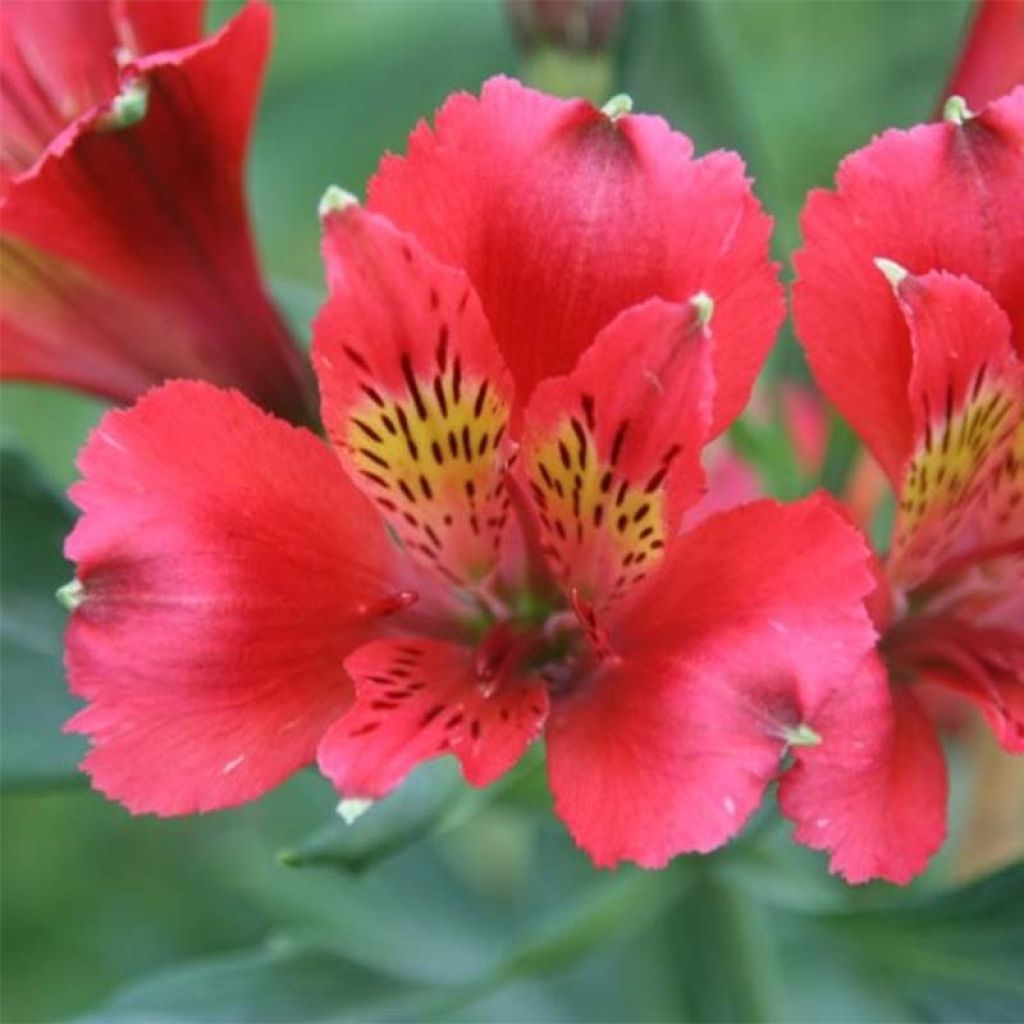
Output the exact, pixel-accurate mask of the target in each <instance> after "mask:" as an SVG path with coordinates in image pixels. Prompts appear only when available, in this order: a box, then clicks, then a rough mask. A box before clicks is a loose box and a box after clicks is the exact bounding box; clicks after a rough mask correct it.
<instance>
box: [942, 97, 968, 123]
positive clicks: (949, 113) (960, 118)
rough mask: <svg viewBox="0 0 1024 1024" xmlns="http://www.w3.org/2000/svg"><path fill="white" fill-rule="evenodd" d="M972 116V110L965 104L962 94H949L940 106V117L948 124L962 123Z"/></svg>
mask: <svg viewBox="0 0 1024 1024" xmlns="http://www.w3.org/2000/svg"><path fill="white" fill-rule="evenodd" d="M972 117H974V112H973V111H972V110H971V108H970V107H968V106H967V100H965V99H964V98H963V96H950V97H949V99H948V100H946V105H945V106H944V107H943V108H942V119H943V120H944V121H949V123H950V124H963V123H964V122H965V121H969V120H970V119H971V118H972Z"/></svg>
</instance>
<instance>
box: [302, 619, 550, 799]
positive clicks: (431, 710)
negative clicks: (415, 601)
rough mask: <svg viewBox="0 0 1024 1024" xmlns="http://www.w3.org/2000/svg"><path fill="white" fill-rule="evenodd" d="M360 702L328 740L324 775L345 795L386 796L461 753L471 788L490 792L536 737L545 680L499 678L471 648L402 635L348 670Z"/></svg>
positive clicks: (359, 657) (356, 658) (362, 653)
mask: <svg viewBox="0 0 1024 1024" xmlns="http://www.w3.org/2000/svg"><path fill="white" fill-rule="evenodd" d="M345 668H346V669H347V670H348V671H349V673H350V674H351V675H352V678H353V679H354V680H355V685H356V703H355V705H354V706H353V708H352V710H351V711H349V713H348V714H347V715H345V717H344V718H342V719H341V720H340V721H339V722H338V723H337V724H336V725H335V726H334V727H333V728H332V729H331V731H330V732H329V733H328V734H327V735H326V736H325V737H324V740H323V743H322V744H321V746H320V752H319V755H318V759H319V763H320V768H321V770H322V771H323V773H324V774H325V775H326V776H327V777H328V778H330V779H331V780H332V781H333V782H334V784H335V785H336V786H337V787H338V790H339V792H341V793H342V794H343V795H344V796H346V797H352V798H360V797H361V798H369V799H377V798H379V797H383V796H386V795H387V794H388V793H389V792H390V791H391V790H392V789H394V788H395V787H396V786H397V785H398V784H399V783H400V782H401V781H402V780H403V779H404V778H405V777H406V775H408V773H409V772H410V771H411V770H412V769H413V768H415V767H416V765H418V764H420V763H421V762H423V761H425V760H427V759H429V758H432V757H437V756H439V755H441V754H454V755H455V756H456V757H457V758H458V759H459V763H460V764H461V766H462V771H463V774H464V775H465V776H466V780H467V781H468V782H469V783H470V784H471V785H473V786H487V785H490V783H492V782H494V781H495V779H497V778H499V777H500V776H502V775H504V774H505V772H507V771H508V770H509V769H510V768H511V767H512V766H513V765H514V764H515V763H516V762H517V761H518V760H519V759H520V758H521V757H522V756H523V753H524V751H525V750H526V748H527V746H528V745H529V744H530V743H531V742H532V741H533V740H534V739H535V738H536V736H537V734H538V733H539V731H540V728H541V726H542V724H543V722H544V719H545V717H546V715H547V709H548V697H547V691H546V690H545V688H544V684H543V682H541V681H539V680H533V679H527V678H519V677H516V676H514V675H511V676H508V677H505V676H499V677H492V676H491V675H489V673H488V672H487V671H486V670H482V666H481V665H480V663H479V659H478V656H477V654H476V653H475V652H474V651H473V650H472V649H471V648H468V647H462V646H459V645H456V644H447V643H440V642H438V641H435V640H423V639H417V638H413V637H398V638H395V639H389V640H378V641H376V642H374V643H371V644H367V645H366V646H365V647H361V648H359V650H357V651H356V652H355V653H354V654H352V655H351V656H350V657H349V658H348V659H347V660H346V662H345Z"/></svg>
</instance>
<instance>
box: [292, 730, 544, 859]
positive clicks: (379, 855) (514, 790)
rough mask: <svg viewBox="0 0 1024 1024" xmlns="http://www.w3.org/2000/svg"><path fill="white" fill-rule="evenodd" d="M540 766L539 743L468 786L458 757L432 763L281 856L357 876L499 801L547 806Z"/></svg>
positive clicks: (447, 830)
mask: <svg viewBox="0 0 1024 1024" xmlns="http://www.w3.org/2000/svg"><path fill="white" fill-rule="evenodd" d="M542 767H543V757H542V754H541V751H540V749H539V747H535V748H534V749H532V750H531V751H529V753H528V754H527V756H526V757H525V758H524V759H523V761H522V762H520V764H519V765H517V766H516V767H515V768H514V769H513V770H512V771H511V772H509V773H508V774H507V775H505V776H504V777H503V778H501V779H499V780H498V781H497V782H495V783H492V784H491V785H490V786H488V787H487V788H486V789H483V790H470V789H467V787H466V785H465V783H464V782H462V780H461V776H460V773H459V770H458V766H457V763H456V761H455V759H454V758H450V757H445V758H440V759H437V760H434V761H429V762H427V763H426V764H423V765H420V767H419V768H417V770H416V771H415V772H413V774H412V775H411V776H410V777H409V778H408V779H407V780H406V781H405V782H403V783H402V785H401V786H400V787H399V788H398V789H397V790H396V791H395V792H394V793H392V794H391V795H390V796H388V797H386V798H385V799H383V800H380V801H377V802H376V803H374V804H372V805H371V806H370V807H369V808H368V809H367V810H366V811H364V812H363V813H362V814H360V816H359V817H358V818H357V819H356V820H355V821H353V822H352V823H351V824H349V823H346V822H345V821H344V820H343V818H342V817H341V816H340V815H339V816H338V817H337V818H336V819H334V820H332V821H330V822H328V823H327V824H326V825H324V826H323V827H322V828H320V829H318V830H317V831H316V832H314V833H313V834H312V835H310V836H309V837H307V838H306V839H303V840H300V841H299V842H298V843H296V844H295V845H294V846H289V847H286V848H285V849H283V850H281V851H280V852H279V853H278V860H279V861H280V862H281V863H282V864H284V865H286V866H287V867H294V868H298V867H312V866H319V867H333V868H340V869H341V870H343V871H346V872H350V873H352V874H359V873H360V872H363V871H366V870H367V869H369V868H371V867H373V866H374V865H375V864H378V863H379V862H381V861H383V860H386V859H387V858H388V857H391V856H393V855H394V854H396V853H400V852H401V851H402V850H404V849H406V848H407V847H409V846H412V845H413V844H415V843H418V842H420V841H421V840H423V839H426V838H428V837H430V836H435V835H439V834H441V833H444V832H449V831H452V830H453V829H456V828H458V827H459V826H461V825H463V824H465V822H467V821H469V820H471V819H472V818H474V817H475V816H476V815H477V814H478V813H480V812H481V811H482V810H484V809H485V808H486V807H488V806H489V805H491V804H493V803H495V802H496V801H499V800H500V801H502V802H503V803H506V802H507V803H508V804H510V805H513V806H515V807H518V808H520V809H532V808H534V807H537V806H541V805H546V804H547V803H548V802H549V793H548V790H547V786H546V784H545V782H544V775H543V772H541V770H540V769H541V768H542Z"/></svg>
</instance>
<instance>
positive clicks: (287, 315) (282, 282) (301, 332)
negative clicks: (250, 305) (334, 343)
mask: <svg viewBox="0 0 1024 1024" xmlns="http://www.w3.org/2000/svg"><path fill="white" fill-rule="evenodd" d="M270 293H271V295H273V297H274V301H275V302H276V303H277V308H278V309H279V310H280V311H281V314H282V316H284V319H285V322H286V323H287V324H288V326H289V327H290V328H291V329H292V333H293V334H294V335H295V337H296V338H298V339H299V341H300V342H301V344H302V345H303V347H305V348H307V349H308V348H309V342H310V338H311V337H312V330H311V325H312V323H313V318H314V317H315V316H316V314H317V311H318V310H319V309H320V307H321V305H323V301H324V298H325V297H326V293H325V290H324V289H323V288H314V287H313V286H312V285H309V284H306V282H305V281H293V280H290V279H288V278H284V277H275V278H273V279H272V280H271V282H270Z"/></svg>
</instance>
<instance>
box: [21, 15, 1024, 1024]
mask: <svg viewBox="0 0 1024 1024" xmlns="http://www.w3.org/2000/svg"><path fill="white" fill-rule="evenodd" d="M235 6H236V5H234V4H220V3H218V4H215V5H214V7H213V8H212V10H211V24H212V25H215V24H219V23H221V22H222V21H223V20H224V19H225V18H226V17H227V16H229V15H230V13H231V12H232V11H233V10H234V9H235ZM276 7H277V14H278V17H277V40H276V46H275V50H274V55H273V60H272V64H271V69H270V74H269V78H268V80H267V84H266V89H265V94H264V101H263V105H262V108H261V110H260V114H259V121H258V128H257V133H256V138H255V142H254V147H253V151H252V158H251V163H250V168H249V172H250V182H251V198H252V205H253V209H254V218H255V222H256V225H257V230H258V235H259V240H260V247H261V252H262V254H263V257H264V261H265V266H266V269H267V273H268V275H269V278H270V280H271V282H272V287H273V289H274V291H275V293H276V294H277V295H278V297H279V298H280V300H281V302H282V304H283V305H284V306H285V308H286V310H287V311H288V313H289V315H290V316H291V317H292V318H293V320H294V322H295V323H296V325H297V329H298V330H300V331H302V332H303V333H304V332H305V331H306V323H307V321H308V317H309V315H310V314H311V313H312V311H313V310H314V309H315V308H316V305H317V303H318V301H319V297H320V295H321V271H320V262H319V256H318V251H317V245H318V224H317V219H316V216H315V212H316V205H317V200H318V199H319V197H320V195H321V194H322V192H323V190H324V188H325V187H326V185H328V184H330V183H337V184H340V185H343V186H344V187H346V188H348V189H350V190H352V191H355V192H361V191H362V189H363V186H364V183H365V181H366V179H367V177H368V176H369V175H370V174H371V173H372V170H373V168H374V167H375V165H376V163H377V161H378V159H379V158H380V155H381V154H382V153H383V152H384V151H385V150H389V149H390V150H401V149H402V148H403V146H404V140H405V137H406V135H407V133H408V132H409V130H410V129H411V128H412V126H413V124H414V123H415V122H416V120H417V119H418V118H420V117H424V116H429V115H430V113H431V112H432V110H433V109H434V108H435V107H436V106H438V105H439V104H440V103H441V102H442V101H443V99H444V98H445V96H446V95H447V94H448V93H450V92H452V91H454V90H458V89H469V90H475V89H477V88H478V87H479V85H480V83H481V81H482V80H483V79H484V78H486V77H487V76H489V75H491V74H494V73H497V72H505V73H509V74H522V73H523V72H524V65H523V61H522V58H521V56H520V54H519V53H518V51H517V48H516V45H515V42H514V39H513V37H512V34H511V32H510V31H509V27H508V23H507V19H506V16H505V11H504V9H503V7H502V5H501V4H500V3H499V2H498V0H461V2H436V0H414V2H413V0H376V2H365V0H334V2H281V3H278V4H276ZM966 13H967V5H966V4H965V3H963V2H943V3H928V2H913V3H897V2H878V3H873V2H848V3H830V2H822V0H816V2H811V3H805V2H789V3H779V2H772V0H762V2H729V3H660V2H648V3H633V4H632V5H631V6H629V8H628V10H627V13H626V17H625V21H624V23H623V25H622V28H621V31H620V33H619V36H618V38H617V41H616V45H615V49H614V54H613V60H612V64H611V68H610V72H609V73H610V75H611V78H610V82H611V84H612V85H613V89H611V90H610V91H616V92H617V91H625V92H628V93H630V94H631V95H632V97H633V99H634V109H637V110H640V111H645V112H656V113H660V114H662V115H664V116H665V117H667V118H668V119H669V120H670V121H671V123H672V124H673V125H674V126H675V127H677V128H679V129H681V130H683V131H685V132H687V133H688V134H689V135H691V136H692V137H693V138H694V140H695V142H696V145H697V149H698V151H699V152H702V151H706V150H708V149H711V148H716V147H730V148H735V149H738V150H739V151H740V152H741V153H742V154H743V155H744V156H745V158H746V159H747V162H748V165H749V167H750V171H751V173H752V175H753V176H754V178H755V179H756V187H757V190H758V192H759V194H760V196H761V198H762V200H763V201H764V203H765V204H766V206H767V207H768V208H769V210H770V211H772V212H773V213H774V215H775V216H776V218H777V235H776V246H777V254H778V256H779V258H780V259H781V260H783V261H786V260H788V256H789V254H790V253H791V252H792V250H793V249H794V248H795V247H796V245H797V244H798V242H797V231H796V219H797V214H798V211H799V208H800V205H801V203H802V200H803V197H804V195H805V193H806V191H807V189H808V188H810V187H812V186H814V185H824V184H828V183H829V182H830V180H831V178H832V175H833V172H834V170H835V166H836V164H837V162H838V161H839V159H840V158H841V157H842V156H843V155H844V154H845V153H846V152H848V151H849V150H851V149H854V148H857V147H858V146H861V145H863V144H864V143H865V142H866V141H867V140H868V139H869V138H870V137H871V135H872V134H873V133H875V132H878V131H880V130H882V129H884V128H886V127H888V126H891V125H909V124H912V123H914V122H915V121H918V120H922V119H926V118H928V117H930V116H931V114H932V112H933V111H934V108H935V105H936V103H937V102H938V100H939V98H940V95H941V91H942V88H943V85H944V82H945V80H946V78H947V75H948V71H949V68H950V67H951V63H952V59H953V55H954V54H955V52H956V49H957V45H958V41H959V35H960V32H961V29H962V26H963V23H964V20H965V17H966ZM526 70H532V71H533V72H534V73H543V74H544V75H545V77H546V78H547V79H548V84H551V83H552V82H554V81H555V80H556V79H557V77H558V73H559V71H558V65H557V64H555V65H551V64H547V65H545V66H544V69H543V71H542V72H540V71H538V65H537V64H536V63H532V64H530V65H528V66H527V68H526ZM786 273H787V274H788V273H789V271H788V267H787V269H786ZM766 372H767V373H768V374H769V375H771V376H778V375H780V374H792V375H799V374H800V373H801V366H800V360H799V356H798V355H797V352H796V349H795V347H794V346H793V344H792V341H791V339H790V338H788V337H786V338H784V339H783V341H782V343H781V345H780V347H779V350H778V351H777V353H776V354H775V356H773V359H772V361H771V363H770V366H769V369H768V370H767V371H766ZM100 411H101V409H100V406H99V405H98V404H97V403H94V402H92V401H89V400H86V399H82V398H73V397H70V396H67V395H63V394H60V393H58V392H55V391H49V390H46V389H42V388H36V387H29V386H20V385H19V386H8V387H5V388H4V390H3V419H2V423H3V432H4V439H5V441H7V442H10V443H12V444H14V445H15V446H18V447H19V448H20V449H21V450H23V451H25V452H27V453H28V455H29V457H30V461H11V460H9V461H8V464H6V465H5V471H4V527H5V529H4V552H3V554H4V598H5V605H7V606H8V607H10V604H9V602H10V603H13V602H14V601H16V600H17V601H22V602H28V603H29V604H32V602H35V603H34V604H32V614H31V616H30V617H29V618H30V619H31V621H29V620H28V619H26V620H25V621H22V620H20V619H19V620H17V621H14V622H13V623H12V622H11V621H8V622H6V623H5V640H6V646H5V655H4V670H5V671H4V675H5V680H4V683H5V686H4V718H5V734H4V740H5V742H4V752H3V757H4V779H5V789H6V792H5V794H4V796H3V808H2V810H3V880H2V881H3V904H4V911H3V973H4V984H3V1007H2V1016H3V1019H4V1020H5V1021H12V1022H14V1021H44V1020H45V1021H51V1020H65V1019H68V1018H73V1017H79V1016H82V1017H85V1018H87V1019H92V1020H132V1021H134V1020H148V1021H153V1020H194V1021H220V1020H225V1021H228V1020H231V1021H234V1020H281V1021H299V1020H302V1021H321V1020H345V1019H358V1020H367V1019H378V1018H381V1019H388V1020H394V1019H410V1020H422V1019H445V1020H467V1021H469V1020H493V1021H518V1020H567V1021H568V1020H571V1021H579V1020H667V1019H671V1020H693V1021H701V1020H733V1019H742V1020H780V1021H781V1020H786V1021H803V1020H806V1021H837V1022H838V1021H853V1020H856V1021H889V1020H897V1019H898V1020H903V1019H920V1020H1005V1021H1011V1020H1020V1019H1024V982H1022V981H1021V977H1024V971H1021V970H1020V968H1021V963H1020V959H1021V951H1022V950H1024V927H1022V921H1021V918H1022V909H1021V908H1022V906H1024V880H1022V877H1021V873H1020V871H1018V870H1014V869H1012V868H1011V869H1008V870H1006V871H1004V872H1003V873H1002V874H999V875H996V876H994V877H992V878H990V879H988V880H985V881H983V882H980V883H978V884H976V885H974V886H968V887H967V888H966V889H961V890H958V891H956V892H954V893H952V894H950V893H949V891H948V889H949V886H950V885H951V884H952V883H951V879H952V877H953V875H954V874H955V869H956V864H957V856H958V843H959V838H960V835H961V833H962V832H963V827H964V826H963V823H964V820H965V817H966V813H967V812H966V811H965V810H964V808H965V806H966V805H967V803H968V800H967V797H966V794H967V792H968V791H969V790H970V787H971V786H972V785H973V782H972V778H971V771H970V765H969V764H968V763H967V762H968V761H969V758H968V757H967V756H966V755H965V754H964V753H963V752H962V751H960V750H959V749H954V750H952V751H951V754H952V757H953V760H954V767H955V772H954V783H955V794H954V797H955V798H954V808H953V815H952V821H953V827H952V832H953V838H952V841H951V843H950V844H949V847H948V849H947V851H946V852H945V853H944V854H943V855H942V857H940V858H939V861H938V863H937V864H936V865H935V867H934V868H933V870H932V871H931V872H930V873H929V875H928V876H926V877H925V878H924V879H922V880H920V881H919V882H917V883H915V885H914V886H912V887H911V888H910V889H909V890H906V891H900V890H894V889H890V888H887V887H885V886H875V887H867V888H861V889H857V890H850V889H846V888H844V887H843V886H841V885H840V884H838V883H837V882H835V881H834V880H833V879H830V878H829V876H828V875H827V869H826V864H825V861H824V859H823V858H822V857H819V856H817V855H814V854H811V853H809V852H806V851H801V850H797V849H796V848H795V847H793V846H792V844H791V843H790V842H789V839H788V835H787V832H788V829H787V827H786V826H785V825H783V824H782V823H780V822H779V820H778V819H777V816H776V815H775V814H774V812H773V811H771V810H766V811H765V812H764V813H763V814H762V816H761V817H760V818H759V819H758V820H757V821H755V822H754V824H753V825H752V826H751V827H750V829H748V833H747V834H746V835H745V836H744V837H743V838H742V839H741V840H740V841H739V842H738V843H736V844H735V845H734V846H733V847H731V848H730V849H728V850H726V851H724V852H722V853H720V854H717V855H715V856H713V857H709V858H682V859H680V860H679V861H677V862H676V863H675V864H674V865H673V866H672V867H671V868H670V869H669V870H667V871H665V872H662V873H660V874H644V873H642V872H637V871H633V870H629V869H623V870H620V871H618V872H616V873H607V872H605V873H597V872H595V871H594V870H593V869H592V868H591V867H590V866H589V863H588V862H587V860H586V859H585V858H584V857H583V855H582V854H580V853H579V852H577V851H576V850H575V849H574V848H573V847H572V844H571V841H570V840H569V839H568V838H567V837H566V835H565V833H564V832H563V830H562V829H561V827H560V826H559V825H558V824H557V823H556V822H555V821H554V820H553V819H552V817H551V815H550V812H549V810H548V808H547V798H546V794H545V792H544V787H543V783H542V781H541V780H542V778H543V774H542V772H541V771H539V766H538V764H537V763H536V757H539V754H538V753H536V752H535V755H536V756H535V758H534V760H533V761H531V762H530V763H527V764H525V765H524V766H522V767H521V768H520V769H519V770H518V771H517V772H516V773H515V774H514V775H513V777H511V779H510V781H509V782H508V783H507V784H505V785H504V786H501V787H497V788H496V789H495V790H494V791H492V792H490V793H488V794H485V795H483V796H480V795H469V796H467V794H466V793H465V791H464V790H463V788H462V786H461V785H460V784H459V783H458V781H457V778H456V776H457V773H455V772H454V771H453V770H452V766H451V765H448V764H437V765H431V766H428V767H427V768H426V769H424V770H421V771H420V772H419V773H418V774H417V776H416V777H415V778H414V780H413V783H412V785H410V787H409V788H408V791H406V792H404V793H402V794H400V795H399V796H396V797H394V798H392V800H391V801H389V802H388V803H387V804H385V805H383V806H381V807H378V808H375V809H374V810H373V811H372V812H371V813H370V814H369V815H367V816H366V817H365V818H364V819H362V820H360V821H359V822H357V824H356V825H355V826H353V827H351V828H347V827H345V826H343V825H341V824H340V823H338V822H337V820H336V819H335V816H334V805H335V802H336V798H335V796H334V794H333V793H332V791H331V789H330V787H329V786H328V784H327V783H326V782H324V781H322V780H321V779H319V778H318V777H316V776H315V775H314V774H313V773H305V774H303V775H302V776H300V777H297V778H295V779H294V780H292V782H290V783H289V784H288V785H286V786H285V787H283V788H282V789H281V790H279V791H278V792H276V793H274V794H272V795H271V796H270V797H268V798H267V799H265V800H263V801H262V802H260V803H259V804H256V805H253V806H250V807H248V808H245V809H242V810H238V811H229V812H224V813H221V814H217V815H211V816H206V817H195V818H190V819H186V820H173V821H158V820H155V819H149V818H140V819H132V818H131V817H130V816H129V815H128V814H127V813H126V812H124V811H122V810H121V809H120V808H119V807H117V806H115V805H113V804H109V803H107V802H106V801H105V800H103V799H102V798H101V797H99V796H98V795H96V794H93V793H91V792H90V791H89V789H88V788H87V786H86V785H85V783H84V782H83V780H81V779H80V778H79V777H77V776H75V775H74V773H73V766H74V764H75V762H76V760H77V758H78V756H79V754H80V747H79V745H78V742H77V741H76V740H74V739H71V738H68V737H62V736H60V735H59V733H58V731H57V729H58V726H59V723H60V722H61V721H62V719H63V718H64V717H65V716H66V714H67V712H68V709H69V708H70V706H71V701H70V699H69V698H67V697H66V696H64V694H63V691H62V680H61V670H60V661H59V650H58V649H56V647H55V644H54V639H53V638H54V637H55V636H58V635H59V630H60V628H61V624H62V615H63V613H62V612H61V611H60V609H59V608H57V606H56V604H55V603H52V602H50V600H49V595H50V594H52V588H53V587H54V586H56V585H58V584H59V583H61V582H63V580H64V579H66V578H67V577H68V576H69V570H68V568H67V566H65V565H63V564H62V562H61V559H60V558H59V556H58V555H57V552H58V551H59V543H60V537H61V535H62V533H63V532H64V531H65V530H66V528H67V524H68V522H69V513H68V510H67V507H66V506H65V505H64V504H63V501H62V499H61V498H60V496H59V493H58V492H56V491H53V492H50V491H49V490H48V489H47V488H48V487H49V486H50V485H51V484H52V485H54V486H55V487H56V488H61V489H62V488H63V487H64V486H66V484H67V483H68V482H69V481H70V480H71V479H72V476H73V457H74V453H75V451H76V449H77V447H78V446H79V445H80V443H81V441H82V439H83V437H84V434H85V432H86V430H87V429H88V427H89V425H90V424H91V423H92V422H94V421H95V419H96V417H97V416H98V414H99V412H100ZM738 438H739V440H740V441H741V445H742V447H743V450H744V451H745V452H747V453H748V454H750V455H751V456H752V457H753V458H754V459H755V460H757V462H758V468H759V469H760V471H761V473H762V476H763V478H764V479H765V482H766V484H767V485H768V486H769V488H770V489H771V490H772V491H773V492H774V493H781V494H784V495H786V496H790V495H792V494H794V493H798V492H800V491H802V490H806V489H807V487H809V486H810V485H811V484H812V483H813V482H814V481H811V480H807V479H803V478H801V477H800V475H799V472H798V471H797V470H796V469H795V468H794V467H793V465H792V464H791V460H789V459H788V458H787V457H786V456H785V454H784V453H782V452H781V446H780V444H779V440H780V435H779V434H778V433H777V432H774V433H773V432H772V431H770V430H769V431H768V432H767V433H764V432H763V431H762V432H761V433H759V432H758V431H757V430H747V432H746V433H744V428H741V430H740V433H739V435H738ZM33 467H37V468H33ZM20 522H25V523H30V524H32V526H33V529H31V530H30V531H25V532H27V533H29V534H30V535H31V538H32V539H31V542H30V543H28V544H26V543H25V542H24V539H23V533H22V531H17V536H15V532H16V531H15V530H14V529H13V527H12V524H16V523H20ZM40 595H42V596H40ZM30 627H31V628H30ZM16 678H17V680H19V681H20V683H19V685H20V688H17V687H15V679H16ZM26 688H28V690H30V692H27V690H26ZM161 770H171V771H173V766H163V767H162V768H161ZM392 804H393V805H392Z"/></svg>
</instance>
